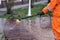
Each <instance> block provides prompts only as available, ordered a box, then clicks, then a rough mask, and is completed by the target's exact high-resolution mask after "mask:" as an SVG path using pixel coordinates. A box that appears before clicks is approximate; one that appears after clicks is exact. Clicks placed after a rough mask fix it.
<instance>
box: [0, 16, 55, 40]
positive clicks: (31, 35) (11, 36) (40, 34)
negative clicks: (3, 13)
mask: <svg viewBox="0 0 60 40" xmlns="http://www.w3.org/2000/svg"><path fill="white" fill-rule="evenodd" d="M49 26H50V19H49V17H43V18H42V19H40V18H39V17H37V18H34V19H24V20H21V22H20V23H17V22H16V20H9V19H0V27H2V28H3V29H4V31H5V34H6V37H7V39H8V40H54V36H53V34H52V29H51V28H50V27H49Z"/></svg>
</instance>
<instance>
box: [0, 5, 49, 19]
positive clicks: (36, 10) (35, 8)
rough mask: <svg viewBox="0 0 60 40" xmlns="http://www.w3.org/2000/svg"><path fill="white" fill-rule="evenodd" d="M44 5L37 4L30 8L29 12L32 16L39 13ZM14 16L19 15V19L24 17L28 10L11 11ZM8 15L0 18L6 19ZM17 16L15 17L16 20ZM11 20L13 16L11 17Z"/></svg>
mask: <svg viewBox="0 0 60 40" xmlns="http://www.w3.org/2000/svg"><path fill="white" fill-rule="evenodd" d="M45 6H46V5H44V4H38V5H34V8H32V10H31V12H32V15H34V14H37V13H38V12H39V11H41V10H42V9H43V8H44V7H45ZM13 13H14V14H19V15H20V17H25V16H27V14H28V8H24V9H23V8H20V9H16V10H14V11H13ZM45 16H48V14H46V15H45ZM8 17H9V15H7V14H5V15H1V16H0V18H8ZM16 17H17V16H15V18H16ZM11 18H13V16H12V17H11Z"/></svg>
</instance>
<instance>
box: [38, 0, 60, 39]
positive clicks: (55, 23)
mask: <svg viewBox="0 0 60 40" xmlns="http://www.w3.org/2000/svg"><path fill="white" fill-rule="evenodd" d="M49 11H50V12H52V31H53V34H54V36H55V40H60V0H50V2H49V3H48V4H47V6H46V7H45V8H43V9H42V11H41V12H39V14H40V15H44V14H46V13H47V12H49Z"/></svg>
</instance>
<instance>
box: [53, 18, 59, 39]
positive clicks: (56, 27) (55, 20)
mask: <svg viewBox="0 0 60 40" xmlns="http://www.w3.org/2000/svg"><path fill="white" fill-rule="evenodd" d="M52 30H53V33H54V36H55V40H60V18H59V17H53V18H52Z"/></svg>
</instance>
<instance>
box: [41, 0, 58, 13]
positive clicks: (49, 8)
mask: <svg viewBox="0 0 60 40" xmlns="http://www.w3.org/2000/svg"><path fill="white" fill-rule="evenodd" d="M56 4H57V0H51V1H50V3H49V4H48V5H47V6H46V7H45V8H43V9H42V12H44V13H47V12H48V11H52V10H53V9H54V7H55V5H56Z"/></svg>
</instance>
